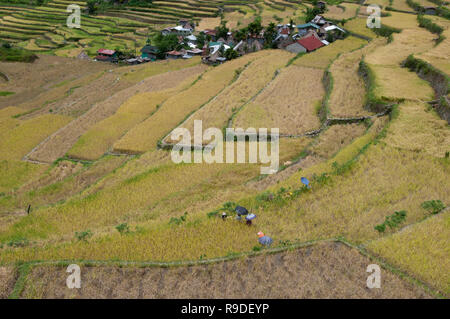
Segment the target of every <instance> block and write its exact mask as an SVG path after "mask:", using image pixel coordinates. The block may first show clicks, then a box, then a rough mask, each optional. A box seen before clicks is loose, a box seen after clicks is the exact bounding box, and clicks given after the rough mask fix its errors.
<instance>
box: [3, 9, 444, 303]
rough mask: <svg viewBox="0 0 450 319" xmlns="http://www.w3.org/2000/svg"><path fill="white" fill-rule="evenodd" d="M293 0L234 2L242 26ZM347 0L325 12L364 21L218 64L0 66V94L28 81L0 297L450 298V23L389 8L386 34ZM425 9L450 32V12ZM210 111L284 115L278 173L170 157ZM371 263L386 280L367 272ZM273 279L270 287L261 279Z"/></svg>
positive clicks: (19, 117) (12, 118) (8, 118)
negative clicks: (291, 48) (374, 286)
mask: <svg viewBox="0 0 450 319" xmlns="http://www.w3.org/2000/svg"><path fill="white" fill-rule="evenodd" d="M60 2H62V1H60ZM158 2H159V1H155V4H158ZM197 2H198V3H203V4H205V6H206V4H207V3H211V2H208V1H197ZM217 3H220V2H217ZM394 3H395V0H394ZM163 4H167V5H168V7H170V6H169V5H172V3H171V2H170V1H161V2H159V5H161V6H163ZM222 4H223V2H222ZM48 5H50V3H49V4H48ZM48 5H47V6H48ZM281 6H284V7H285V9H286V10H290V9H292V6H296V4H293V3H292V2H290V1H281V0H279V1H273V0H271V1H264V2H263V3H262V2H261V1H254V2H248V3H247V4H246V5H243V4H241V3H239V4H232V3H231V1H230V3H228V4H226V5H225V8H227V7H228V8H230V10H231V8H232V7H241V8H242V11H237V12H238V14H235V18H236V20H235V21H236V25H237V21H244V20H240V19H241V18H243V19H245V18H246V17H248V16H247V14H249V15H252V14H253V13H251V12H256V13H257V12H258V11H259V12H261V10H262V12H268V11H270V10H269V9H268V8H271V9H273V10H275V9H277V10H278V9H280V10H281V8H280V7H281ZM343 6H344V7H345V8H346V10H343V9H342V11H340V10H337V9H336V8H337V7H336V8H333V11H331V10H330V11H329V14H332V15H333V17H334V18H335V19H336V20H342V19H349V20H348V21H346V22H345V23H344V28H347V29H348V30H349V31H351V32H352V34H351V35H350V36H348V37H346V38H345V39H343V40H338V41H335V42H333V43H331V44H330V45H328V46H326V47H322V48H320V49H319V50H316V51H314V52H312V53H308V54H304V55H301V54H300V55H294V54H291V53H288V52H287V51H281V50H262V51H259V52H254V53H250V54H246V55H244V56H243V57H240V58H237V59H234V60H232V61H228V62H226V63H223V64H221V65H219V66H216V67H212V66H206V65H203V64H201V62H200V59H199V58H193V59H189V60H166V61H159V62H155V63H147V64H142V65H136V66H126V67H117V66H112V65H107V64H102V63H94V62H90V61H83V60H75V59H70V58H64V57H58V56H49V55H45V56H43V55H41V56H40V58H39V59H38V60H37V61H35V62H34V63H33V64H26V66H23V64H22V63H13V64H11V63H6V62H1V63H0V70H2V72H3V73H5V74H6V75H8V77H9V79H10V80H9V81H3V82H0V91H3V92H14V94H12V95H5V96H1V97H0V175H1V176H2V178H1V179H0V266H1V267H0V296H1V297H3V296H11V297H14V298H55V297H58V298H59V297H61V298H72V297H94V296H95V297H98V296H100V297H140V298H164V297H187V298H201V297H204V296H205V295H203V294H208V296H214V297H221V298H230V297H232V298H242V297H244V298H245V297H249V295H250V293H252V295H251V296H252V297H254V298H259V297H272V298H274V297H276V298H288V297H289V298H300V297H336V298H339V297H350V298H361V297H364V298H393V297H395V298H407V297H408V298H429V297H431V298H433V297H449V296H450V272H449V271H447V269H449V261H450V251H449V246H448V239H449V238H450V227H449V221H450V219H449V215H448V204H449V202H450V196H449V192H448V189H450V178H449V176H450V158H449V152H450V128H449V124H448V120H446V117H445V116H446V114H448V112H449V109H448V104H446V103H448V93H449V91H448V79H449V73H448V67H447V65H446V61H448V58H449V54H450V51H448V50H446V48H448V46H449V43H450V40H449V37H445V38H441V39H440V40H439V41H436V40H437V39H438V37H439V35H438V34H436V33H432V32H430V31H429V30H428V29H427V28H425V27H420V26H419V21H418V16H417V15H415V14H411V13H402V12H394V11H392V12H390V13H391V15H390V16H383V17H382V24H383V25H384V27H385V28H384V29H383V30H388V31H389V30H391V31H392V30H394V31H398V32H393V33H392V34H389V33H390V32H387V31H386V33H387V34H385V35H386V37H381V36H378V35H377V33H376V32H374V31H373V30H369V29H367V28H366V27H365V21H366V20H365V17H364V11H363V9H364V8H363V7H360V6H359V5H356V4H355V5H354V4H353V3H352V4H351V5H350V4H348V3H345V4H343ZM170 8H174V10H177V9H176V7H173V6H172V7H170ZM261 8H262V9H261ZM266 9H267V10H266ZM358 9H359V10H358ZM292 10H293V9H292ZM347 10H352V12H354V15H349V14H348V12H347ZM353 10H354V11H353ZM119 11H122V10H119ZM132 12H134V11H133V10H131V9H130V10H126V14H128V15H130V19H131V16H132V15H133V16H134V15H135V14H134V13H132ZM244 12H245V14H244ZM249 12H250V13H249ZM357 12H358V13H357ZM385 12H387V11H385ZM116 13H117V12H115V13H114V12H112V14H116ZM233 13H234V12H233V11H227V10H225V11H224V16H225V19H226V16H227V15H230V16H231V15H233ZM137 15H139V14H137ZM271 15H272V17H273V14H272V12H270V13H269V14H267V15H266V19H268V17H270V16H271ZM280 17H281V16H280ZM287 17H288V16H287V15H286V18H287ZM427 17H428V16H427ZM98 18H102V19H103V18H104V19H106V20H108V19H125V18H124V17H119V18H117V17H111V16H107V15H102V16H97V17H95V19H98ZM340 18H342V19H340ZM428 18H430V19H431V20H432V22H433V23H435V24H437V25H439V26H441V27H442V28H443V31H442V33H443V34H444V35H445V34H447V31H448V23H447V21H448V20H446V19H445V18H443V17H433V18H431V17H428ZM127 19H128V18H127ZM205 19H214V17H212V16H209V17H206V18H205ZM2 21H3V20H2ZM117 21H124V20H117ZM130 21H131V20H130ZM133 21H138V20H133ZM228 21H232V20H228ZM207 22H208V23H210V22H211V21H210V20H207ZM118 23H119V22H118ZM133 23H134V22H133ZM142 23H143V22H142ZM205 23H206V22H205ZM390 28H395V29H390ZM397 29H398V30H397ZM378 33H380V32H378ZM44 34H45V33H44ZM107 36H109V35H107ZM39 37H40V35H39V36H36V37H35V38H32V40H33V39H39ZM19 43H20V42H19ZM23 43H25V42H23ZM67 68H73V69H74V70H75V71H74V72H75V73H70V72H69V73H67V72H62V70H64V69H67ZM21 79H26V80H27V83H30V84H29V85H28V86H27V85H24V84H22V86H20V83H21ZM33 79H35V80H34V81H33ZM200 119H201V120H203V129H206V128H209V127H216V128H218V129H219V130H223V129H225V128H227V127H229V128H237V127H243V128H247V127H250V126H253V127H255V128H259V127H267V128H272V127H274V128H280V132H281V133H282V136H281V138H280V144H279V154H280V159H279V163H280V167H279V169H278V170H277V171H276V173H275V174H272V175H267V176H266V175H261V174H260V167H261V166H267V165H268V164H267V163H261V162H258V163H256V164H250V163H236V164H234V163H228V164H222V163H210V164H209V163H207V162H205V161H204V162H202V163H192V162H191V163H183V164H176V163H174V162H173V161H172V159H171V153H170V151H169V150H168V149H170V147H171V146H172V145H171V144H174V142H175V141H177V138H175V137H173V139H172V136H171V134H170V133H171V132H173V131H174V130H175V129H176V128H177V127H186V128H189V129H191V130H192V127H193V123H194V120H200ZM267 143H268V146H269V147H270V149H269V152H270V150H272V147H274V146H273V145H272V144H271V143H270V141H269V142H267ZM254 146H255V144H254V142H252V141H247V142H246V145H245V153H246V158H248V157H249V150H250V149H251V148H253V147H254ZM261 146H265V145H264V144H262V143H261V145H260V147H261ZM221 150H222V149H221V148H216V149H215V150H214V152H215V154H217V153H219V154H220V151H221ZM187 154H188V155H189V156H190V157H193V158H195V157H196V156H198V155H201V156H202V154H201V153H199V152H198V151H191V152H188V153H187ZM203 156H205V160H206V159H207V158H208V157H207V154H204V155H203ZM222 157H224V154H222ZM301 177H307V178H308V179H309V180H310V181H311V188H306V187H304V185H303V184H302V183H301ZM237 204H239V205H243V206H245V207H246V208H248V209H249V211H251V212H253V213H255V214H256V215H257V218H256V219H255V220H254V221H253V225H252V226H247V225H246V224H245V223H242V222H239V221H237V220H235V219H234V213H233V209H234V207H235V205H237ZM29 205H31V207H30V209H29ZM222 212H227V213H228V214H229V217H228V218H227V219H225V220H222V219H221V218H220V216H221V213H222ZM399 216H400V217H399ZM260 230H261V231H263V232H264V233H265V234H267V235H269V236H270V237H272V238H273V240H274V243H273V245H272V247H271V248H261V246H260V245H259V244H258V241H257V236H256V233H257V232H258V231H260ZM73 262H76V263H79V264H80V265H81V266H82V272H83V274H85V277H84V278H85V280H86V286H83V288H82V289H81V290H77V291H75V292H74V291H73V290H72V291H69V290H68V289H66V288H65V286H64V280H65V278H66V275H67V273H66V272H65V270H66V269H65V268H66V266H67V265H68V264H69V263H73ZM371 263H376V264H379V265H380V266H381V267H382V276H383V278H385V279H383V283H382V289H380V290H369V289H367V288H366V286H365V279H366V278H367V273H366V267H367V265H369V264H371ZM173 266H177V267H173ZM188 266H189V267H188ZM266 269H270V270H271V271H270V275H268V274H265V273H264V270H266ZM248 273H251V274H252V275H251V276H244V274H248ZM106 277H108V278H112V279H111V280H110V281H108V282H107V283H105V284H104V285H101V284H99V282H102V279H104V278H106ZM156 278H158V280H156ZM292 278H298V279H300V280H302V282H304V283H305V285H302V286H300V285H296V283H297V282H296V281H295V280H292ZM263 279H264V280H265V282H267V285H268V286H270V289H266V290H261V289H258V288H257V287H258V286H257V285H255V284H256V283H258V282H261V281H262V280H263ZM120 283H123V284H120ZM125 283H126V285H125ZM305 287H307V288H305ZM304 288H305V289H304ZM112 291H116V293H112ZM183 291H184V292H185V294H182V293H181V292H183ZM238 292H240V293H238Z"/></svg>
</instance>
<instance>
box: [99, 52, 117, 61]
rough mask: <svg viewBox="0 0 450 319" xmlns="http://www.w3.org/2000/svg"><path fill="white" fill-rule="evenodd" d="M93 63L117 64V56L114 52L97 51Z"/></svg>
mask: <svg viewBox="0 0 450 319" xmlns="http://www.w3.org/2000/svg"><path fill="white" fill-rule="evenodd" d="M94 61H102V62H117V61H118V54H117V52H116V51H115V50H108V49H99V50H98V51H97V56H96V57H95V58H94Z"/></svg>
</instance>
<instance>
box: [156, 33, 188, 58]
mask: <svg viewBox="0 0 450 319" xmlns="http://www.w3.org/2000/svg"><path fill="white" fill-rule="evenodd" d="M152 42H153V45H154V46H156V47H157V48H158V55H157V56H158V58H160V59H164V58H165V55H166V52H168V51H172V50H178V49H180V48H181V47H183V45H180V44H179V43H178V37H177V36H176V35H175V34H169V35H165V36H164V35H162V34H161V33H157V34H156V35H155V36H154V37H153V39H152Z"/></svg>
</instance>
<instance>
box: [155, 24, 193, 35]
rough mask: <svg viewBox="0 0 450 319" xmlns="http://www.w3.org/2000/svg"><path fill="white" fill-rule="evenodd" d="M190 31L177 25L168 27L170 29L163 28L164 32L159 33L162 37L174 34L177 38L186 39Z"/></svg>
mask: <svg viewBox="0 0 450 319" xmlns="http://www.w3.org/2000/svg"><path fill="white" fill-rule="evenodd" d="M192 31H193V30H192V29H187V28H184V27H182V26H181V25H178V26H176V27H170V28H165V29H164V30H162V31H161V34H162V35H169V34H175V35H178V36H183V37H187V36H188V35H191V34H192Z"/></svg>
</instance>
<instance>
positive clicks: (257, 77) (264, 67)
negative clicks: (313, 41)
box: [180, 50, 295, 132]
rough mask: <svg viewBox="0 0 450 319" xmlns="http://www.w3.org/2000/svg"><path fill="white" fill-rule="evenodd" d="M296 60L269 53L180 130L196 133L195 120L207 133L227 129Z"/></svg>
mask: <svg viewBox="0 0 450 319" xmlns="http://www.w3.org/2000/svg"><path fill="white" fill-rule="evenodd" d="M294 56H295V55H294V54H292V53H290V52H287V51H282V52H279V51H276V50H271V51H266V52H265V53H264V55H263V56H262V57H261V58H260V59H257V60H256V61H254V62H252V63H251V64H250V65H249V66H248V67H247V68H246V69H245V70H244V71H242V73H241V74H240V75H239V78H238V79H237V80H236V81H235V82H234V83H233V84H231V85H230V86H228V87H227V88H225V90H223V92H221V93H220V94H219V95H218V96H217V97H215V98H214V99H213V100H211V101H210V102H209V103H207V104H206V105H204V106H203V107H202V108H201V109H199V110H198V111H197V112H195V113H194V114H193V115H192V116H190V117H189V118H188V119H187V120H186V122H184V123H182V124H181V125H180V127H184V128H187V129H188V130H189V131H190V132H193V131H194V130H193V128H194V121H195V120H202V124H203V127H204V128H205V129H206V128H209V127H217V128H224V127H226V126H227V125H228V121H229V120H230V118H231V116H232V115H233V114H235V113H236V112H238V111H239V110H240V109H241V108H242V107H244V108H245V105H246V104H247V103H248V102H251V99H252V98H253V97H256V95H257V94H259V93H260V92H262V90H263V89H264V88H265V86H266V85H267V84H268V83H270V82H271V80H273V79H274V78H275V76H276V72H277V70H278V69H280V68H282V67H283V66H285V65H286V63H287V62H288V61H289V59H291V58H293V57H294Z"/></svg>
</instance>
